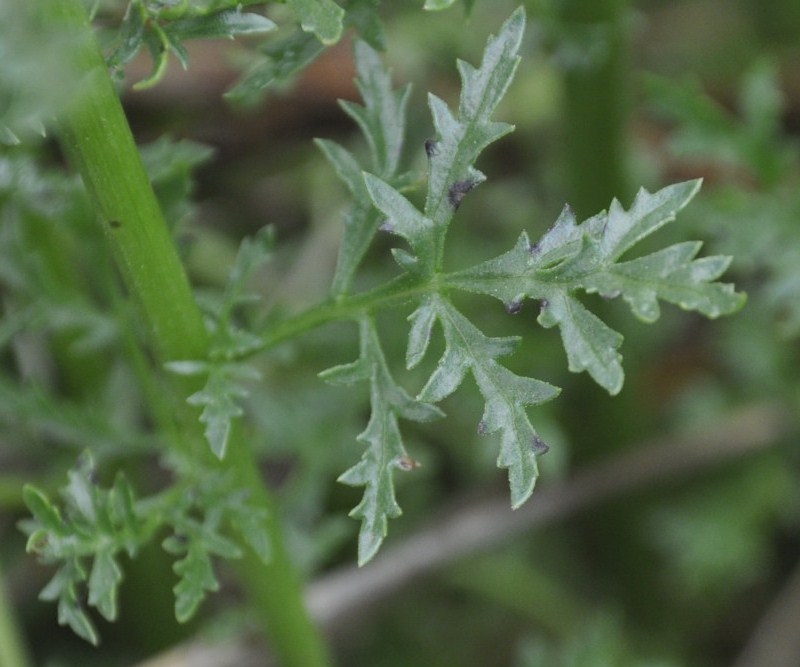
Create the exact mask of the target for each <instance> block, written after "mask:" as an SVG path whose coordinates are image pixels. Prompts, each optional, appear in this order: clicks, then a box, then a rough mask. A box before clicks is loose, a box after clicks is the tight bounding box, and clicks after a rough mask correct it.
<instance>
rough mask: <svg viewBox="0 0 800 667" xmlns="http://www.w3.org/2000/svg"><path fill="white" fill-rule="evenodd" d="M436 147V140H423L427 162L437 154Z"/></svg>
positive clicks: (437, 144) (437, 143)
mask: <svg viewBox="0 0 800 667" xmlns="http://www.w3.org/2000/svg"><path fill="white" fill-rule="evenodd" d="M438 146H439V142H438V141H436V139H426V140H425V155H427V156H428V159H429V160H430V159H431V158H432V157H433V156H434V155H436V153H437V152H438Z"/></svg>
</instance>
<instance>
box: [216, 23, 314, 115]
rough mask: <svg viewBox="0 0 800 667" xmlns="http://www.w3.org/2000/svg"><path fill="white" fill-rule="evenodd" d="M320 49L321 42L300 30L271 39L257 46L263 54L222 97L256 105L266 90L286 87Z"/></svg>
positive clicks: (312, 59) (312, 60)
mask: <svg viewBox="0 0 800 667" xmlns="http://www.w3.org/2000/svg"><path fill="white" fill-rule="evenodd" d="M324 50H325V45H324V44H322V43H321V42H320V41H319V40H318V39H317V38H316V37H314V35H311V34H308V33H305V32H303V31H302V30H297V31H296V32H295V33H293V34H291V35H289V36H288V37H286V38H283V39H271V40H269V41H267V42H266V43H265V44H264V45H263V46H262V47H261V48H260V51H261V52H262V53H263V56H261V57H260V58H257V59H255V60H254V61H253V62H252V63H250V65H249V66H248V67H247V69H246V70H245V72H244V75H243V76H242V79H241V81H239V82H238V83H237V84H236V85H235V86H234V87H233V88H232V89H231V90H229V91H228V92H227V93H225V97H227V98H229V99H232V100H235V101H237V102H241V103H242V104H251V105H252V104H256V103H258V102H259V101H260V100H261V98H262V96H263V92H264V91H265V90H266V89H268V88H282V87H286V86H288V85H289V83H290V82H291V81H292V80H293V79H294V77H295V76H296V75H297V73H298V72H300V71H302V70H303V69H304V68H305V67H307V66H308V65H309V64H311V63H312V62H314V60H316V59H317V58H318V57H319V56H320V54H321V53H322V52H323V51H324Z"/></svg>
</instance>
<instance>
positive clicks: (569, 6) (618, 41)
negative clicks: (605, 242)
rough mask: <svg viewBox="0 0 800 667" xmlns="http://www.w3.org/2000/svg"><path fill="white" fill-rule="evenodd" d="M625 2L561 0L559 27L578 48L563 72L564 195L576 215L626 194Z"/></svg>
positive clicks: (626, 75) (582, 214)
mask: <svg viewBox="0 0 800 667" xmlns="http://www.w3.org/2000/svg"><path fill="white" fill-rule="evenodd" d="M627 5H628V3H627V0H564V2H562V3H561V12H562V14H561V16H562V21H563V24H564V29H565V33H566V34H567V35H568V38H570V39H573V40H574V41H575V42H576V43H577V46H578V48H579V49H580V51H581V53H580V55H577V56H573V60H572V61H570V62H568V63H567V66H566V72H565V75H564V131H565V144H566V156H567V170H568V174H567V179H568V184H569V189H570V191H569V197H568V198H569V201H570V204H571V205H572V207H573V208H574V209H575V211H576V212H577V213H578V217H579V219H583V218H586V217H589V216H590V215H593V214H594V213H596V212H597V211H600V210H602V209H604V208H606V207H607V206H608V202H609V201H611V200H612V199H613V198H614V197H618V198H621V199H625V198H627V197H628V195H629V194H630V184H629V179H628V173H627V138H626V132H627V124H628V104H629V99H628V95H629V90H628V83H629V82H628V68H627V65H628V62H627V18H628V17H627V13H626V10H627Z"/></svg>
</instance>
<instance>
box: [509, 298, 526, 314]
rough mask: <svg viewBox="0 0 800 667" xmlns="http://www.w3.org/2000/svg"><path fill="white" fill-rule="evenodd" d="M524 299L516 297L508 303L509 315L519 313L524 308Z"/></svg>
mask: <svg viewBox="0 0 800 667" xmlns="http://www.w3.org/2000/svg"><path fill="white" fill-rule="evenodd" d="M522 303H523V299H514V300H513V301H510V302H508V303H507V304H506V312H507V313H508V314H509V315H519V311H521V310H522Z"/></svg>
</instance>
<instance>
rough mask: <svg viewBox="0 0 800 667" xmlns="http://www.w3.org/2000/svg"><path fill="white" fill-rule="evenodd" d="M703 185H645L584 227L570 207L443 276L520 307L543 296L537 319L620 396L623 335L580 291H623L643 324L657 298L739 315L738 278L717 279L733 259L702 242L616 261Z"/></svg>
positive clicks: (655, 310)
mask: <svg viewBox="0 0 800 667" xmlns="http://www.w3.org/2000/svg"><path fill="white" fill-rule="evenodd" d="M699 187H700V181H689V182H686V183H679V184H676V185H671V186H667V187H665V188H663V189H662V190H659V191H658V192H656V193H653V194H651V193H649V192H647V191H646V190H640V191H639V193H638V194H637V195H636V198H635V200H634V202H633V205H632V206H631V208H630V209H629V210H628V211H625V210H624V209H623V207H622V206H621V205H620V203H619V202H618V201H617V200H614V201H613V202H612V204H611V207H610V209H609V211H608V213H605V212H604V213H600V214H598V215H596V216H593V217H591V218H589V219H588V220H586V221H584V222H583V223H581V224H580V225H578V224H577V223H576V221H575V216H574V214H573V213H572V211H571V209H569V207H567V208H565V209H564V211H563V212H562V214H561V216H560V217H559V218H558V220H557V221H556V223H555V225H553V227H552V228H551V229H550V230H548V232H547V233H545V235H544V236H543V237H542V238H541V240H540V241H539V242H537V243H535V244H531V243H530V241H529V240H528V237H527V235H526V234H525V233H523V234H522V235H521V236H520V238H519V240H518V241H517V244H516V245H515V247H514V248H513V249H512V250H510V251H509V252H507V253H505V254H504V255H501V256H500V257H497V258H496V259H493V260H489V261H488V262H484V263H483V264H480V265H478V266H476V267H473V268H471V269H467V270H465V271H460V272H457V273H453V274H449V275H448V276H446V277H444V280H443V282H444V283H445V284H448V285H450V286H452V287H457V288H460V289H465V290H468V291H471V292H478V293H482V294H488V295H490V296H494V297H496V298H498V299H500V300H502V301H503V302H504V303H505V304H506V306H507V307H509V308H512V307H513V308H517V307H520V306H521V305H522V302H523V300H524V299H527V298H529V299H536V300H539V301H540V302H541V306H542V311H541V314H540V316H539V323H540V324H542V325H543V326H545V327H551V326H558V327H559V328H560V331H561V338H562V341H563V344H564V348H565V350H566V353H567V359H568V362H569V368H570V370H571V371H574V372H581V371H587V372H588V373H589V374H590V375H591V377H592V378H593V379H594V380H595V381H596V382H597V383H598V384H600V385H601V386H603V387H604V388H605V389H607V390H608V391H609V392H610V393H612V394H616V393H617V392H619V390H620V389H621V388H622V384H623V380H624V376H623V371H622V365H621V356H620V355H619V353H618V352H617V350H618V349H619V347H620V345H621V343H622V336H621V335H620V334H619V333H617V332H615V331H613V330H612V329H610V328H609V327H608V326H607V325H606V324H605V323H603V322H602V321H601V320H600V319H599V318H598V317H597V316H595V315H593V314H592V313H591V312H589V311H588V310H587V309H586V308H585V307H584V306H583V305H582V304H581V303H580V302H579V301H578V300H577V299H576V298H575V297H574V296H573V293H574V292H576V291H578V290H583V291H586V292H590V293H591V292H596V293H599V294H601V295H603V296H604V297H606V298H614V297H617V296H622V298H623V299H624V300H625V301H626V302H627V303H628V304H629V305H630V307H631V309H632V311H633V312H634V314H635V315H636V316H637V317H638V318H639V319H641V320H643V321H645V322H653V321H655V320H656V319H657V318H658V317H659V315H660V309H659V305H658V300H659V299H661V300H664V301H668V302H670V303H674V304H676V305H678V306H680V307H681V308H683V309H685V310H695V311H698V312H700V313H702V314H704V315H706V316H708V317H712V318H713V317H718V316H720V315H724V314H728V313H732V312H734V311H735V310H737V309H738V308H740V307H741V306H742V304H743V303H744V296H743V295H741V294H737V293H736V292H734V289H733V286H732V285H729V284H723V283H717V282H714V281H715V280H716V279H717V278H719V277H720V276H721V275H722V273H723V272H724V271H725V269H726V268H727V266H728V264H729V262H730V259H729V258H728V257H720V256H714V257H704V258H700V259H696V255H697V253H698V252H699V250H700V243H697V242H688V243H678V244H675V245H673V246H669V247H667V248H664V249H662V250H659V251H656V252H653V253H651V254H649V255H645V256H644V257H639V258H636V259H632V260H629V261H623V262H620V261H618V260H619V258H620V256H622V255H623V254H624V253H625V252H626V251H628V250H629V249H630V248H632V247H633V246H634V245H635V244H636V243H638V242H639V241H641V240H642V239H644V238H645V237H647V236H648V235H650V234H652V233H653V232H655V231H656V230H658V229H659V228H661V227H662V226H663V225H665V224H667V223H669V222H671V221H673V220H674V219H675V215H676V214H677V212H678V211H680V210H681V209H682V208H683V207H684V206H685V205H686V204H687V203H688V202H689V201H690V200H691V198H692V197H693V196H694V195H695V194H696V192H697V191H698V189H699Z"/></svg>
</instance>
